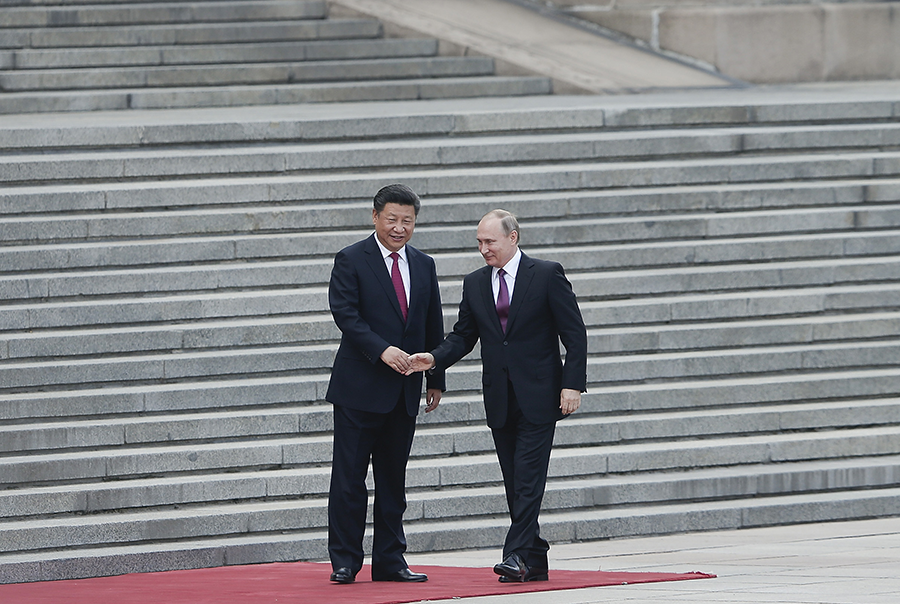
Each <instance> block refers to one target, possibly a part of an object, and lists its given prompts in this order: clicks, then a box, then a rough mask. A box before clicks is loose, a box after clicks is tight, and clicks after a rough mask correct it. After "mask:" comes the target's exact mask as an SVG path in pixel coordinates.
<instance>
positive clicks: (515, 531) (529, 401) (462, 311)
mask: <svg viewBox="0 0 900 604" xmlns="http://www.w3.org/2000/svg"><path fill="white" fill-rule="evenodd" d="M477 239H478V250H479V252H481V255H482V256H483V257H484V260H485V262H486V263H487V266H485V267H483V268H481V269H478V270H476V271H475V272H473V273H470V274H469V275H467V276H466V278H465V279H464V281H463V295H462V301H461V302H460V303H459V318H458V320H457V322H456V325H455V326H454V327H453V332H452V333H451V334H450V335H448V336H447V338H446V339H445V340H444V342H443V343H442V344H441V345H440V346H438V347H437V348H435V349H433V350H432V351H431V352H430V353H427V352H426V353H419V354H415V355H413V356H412V357H410V362H411V368H410V371H427V370H433V371H437V372H440V371H443V370H445V369H446V368H447V367H449V366H450V365H452V364H453V363H455V362H457V361H458V360H460V359H461V358H463V357H464V356H465V355H467V354H468V353H469V352H470V351H471V350H472V348H473V347H474V346H475V343H476V342H477V341H478V340H479V338H480V339H481V360H482V366H483V378H482V382H483V389H484V407H485V412H486V415H487V423H488V426H489V427H490V428H491V431H492V434H493V437H494V446H495V448H496V450H497V457H498V458H499V460H500V469H501V471H502V473H503V483H504V486H505V488H506V501H507V504H508V505H509V514H510V520H511V524H510V528H509V531H508V532H507V535H506V542H505V544H504V546H503V561H502V562H501V563H500V564H497V565H496V566H494V572H495V573H497V574H498V575H500V581H503V582H507V581H546V580H547V578H548V561H547V551H548V550H549V549H550V545H549V544H548V543H547V541H545V540H544V539H543V538H541V536H540V528H539V525H538V514H539V513H540V508H541V500H542V499H543V496H544V488H545V486H546V483H547V469H548V466H549V463H550V449H551V446H552V444H553V434H554V431H555V427H556V421H557V420H559V419H561V418H563V417H565V416H567V415H569V414H571V413H573V412H574V411H576V410H577V409H578V407H579V406H580V405H581V393H582V392H583V391H584V390H585V387H586V383H587V332H586V330H585V327H584V321H583V319H582V317H581V311H580V310H579V309H578V303H577V301H576V299H575V294H574V292H573V291H572V286H571V284H570V283H569V281H568V279H566V276H565V272H564V271H563V268H562V266H561V265H559V264H558V263H556V262H547V261H544V260H537V259H534V258H530V257H529V256H526V255H525V254H523V253H522V252H521V251H520V250H519V246H518V244H519V225H518V222H517V221H516V218H515V216H513V215H512V214H510V213H509V212H506V211H505V210H494V211H491V212H488V213H487V214H486V215H485V216H484V218H482V219H481V222H480V223H479V224H478V232H477ZM560 341H562V344H563V346H564V347H565V349H566V361H565V363H563V362H562V359H561V355H560V350H559V343H560Z"/></svg>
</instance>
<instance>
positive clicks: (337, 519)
mask: <svg viewBox="0 0 900 604" xmlns="http://www.w3.org/2000/svg"><path fill="white" fill-rule="evenodd" d="M415 428H416V418H415V417H410V416H409V414H408V413H407V412H406V404H405V402H404V401H403V397H402V396H401V397H400V401H399V402H398V403H397V406H396V407H395V408H394V410H393V411H391V412H390V413H371V412H368V411H359V410H356V409H348V408H346V407H341V406H339V405H334V453H333V458H332V459H333V461H332V466H331V489H330V492H329V495H328V554H329V556H330V557H331V565H332V567H333V568H334V569H338V568H342V567H347V568H349V569H350V570H351V571H352V572H353V573H354V574H355V573H357V572H359V570H360V569H361V568H362V565H363V535H364V533H365V528H366V507H367V504H368V490H367V488H366V475H367V473H368V468H369V460H370V459H371V461H372V474H373V476H374V478H375V504H374V510H373V525H374V535H373V541H372V572H373V573H375V574H389V573H395V572H397V571H399V570H402V569H404V568H406V567H407V565H406V561H405V560H404V558H403V553H404V552H405V551H406V537H405V535H404V533H403V512H404V511H406V463H407V461H408V460H409V451H410V448H411V447H412V441H413V435H414V434H415Z"/></svg>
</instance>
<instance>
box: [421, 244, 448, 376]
mask: <svg viewBox="0 0 900 604" xmlns="http://www.w3.org/2000/svg"><path fill="white" fill-rule="evenodd" d="M443 340H444V309H443V307H442V306H441V288H440V284H439V282H438V278H437V271H436V269H435V266H434V260H432V261H431V293H430V295H429V300H428V313H427V315H426V319H425V350H432V349H433V348H436V347H437V346H438V345H439V344H440V343H441V342H442V341H443ZM425 387H426V388H428V389H437V390H446V389H447V385H446V380H445V374H444V370H443V369H438V368H435V370H434V371H426V372H425Z"/></svg>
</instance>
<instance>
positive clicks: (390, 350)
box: [381, 346, 412, 375]
mask: <svg viewBox="0 0 900 604" xmlns="http://www.w3.org/2000/svg"><path fill="white" fill-rule="evenodd" d="M381 360H382V361H384V363H385V365H387V366H388V367H390V368H391V369H393V370H394V371H396V372H397V373H402V374H404V375H409V374H410V373H412V372H411V371H409V355H408V354H407V353H405V352H403V351H402V350H400V349H399V348H397V347H396V346H388V347H387V348H385V349H384V352H382V353H381Z"/></svg>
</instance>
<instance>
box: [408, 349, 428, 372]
mask: <svg viewBox="0 0 900 604" xmlns="http://www.w3.org/2000/svg"><path fill="white" fill-rule="evenodd" d="M408 360H409V369H407V370H406V375H410V374H412V373H416V372H417V371H428V370H429V369H431V368H432V367H433V366H434V355H432V354H431V353H430V352H419V353H416V354H413V355H410V357H409V359H408Z"/></svg>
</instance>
